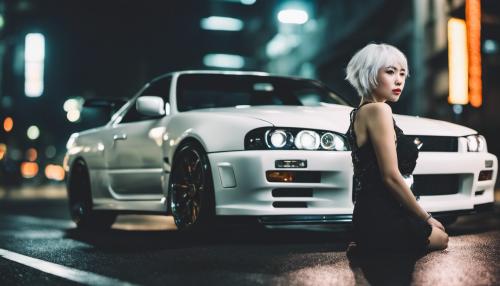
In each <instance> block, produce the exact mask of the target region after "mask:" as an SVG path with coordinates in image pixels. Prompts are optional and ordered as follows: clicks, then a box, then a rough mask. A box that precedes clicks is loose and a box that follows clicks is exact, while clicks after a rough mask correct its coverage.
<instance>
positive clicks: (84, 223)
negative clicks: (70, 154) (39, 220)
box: [68, 160, 116, 230]
mask: <svg viewBox="0 0 500 286" xmlns="http://www.w3.org/2000/svg"><path fill="white" fill-rule="evenodd" d="M68 200H69V212H70V215H71V219H72V220H73V221H74V222H75V223H76V226H77V227H78V228H79V229H82V230H83V229H85V230H104V229H109V228H110V227H111V225H112V224H113V223H114V222H115V220H116V214H114V213H111V212H102V211H95V210H93V203H92V193H91V189H90V176H89V172H88V169H87V165H86V164H85V162H84V161H83V160H77V161H76V162H75V163H74V164H73V166H72V167H71V170H70V174H69V178H68Z"/></svg>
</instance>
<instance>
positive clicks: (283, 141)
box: [264, 129, 293, 149]
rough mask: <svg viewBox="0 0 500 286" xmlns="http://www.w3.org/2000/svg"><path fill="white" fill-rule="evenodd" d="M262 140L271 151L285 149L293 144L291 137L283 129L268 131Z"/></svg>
mask: <svg viewBox="0 0 500 286" xmlns="http://www.w3.org/2000/svg"><path fill="white" fill-rule="evenodd" d="M264 138H265V142H266V145H267V146H268V147H269V148H272V149H281V148H285V147H288V146H289V145H291V144H292V142H293V135H292V134H291V133H290V132H287V131H286V130H283V129H276V130H268V131H267V132H266V135H265V136H264Z"/></svg>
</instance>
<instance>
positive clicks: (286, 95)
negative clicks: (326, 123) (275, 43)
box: [177, 74, 349, 111]
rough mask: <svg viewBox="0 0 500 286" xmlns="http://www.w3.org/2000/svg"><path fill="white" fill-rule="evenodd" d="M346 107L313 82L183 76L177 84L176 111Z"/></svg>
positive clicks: (217, 76)
mask: <svg viewBox="0 0 500 286" xmlns="http://www.w3.org/2000/svg"><path fill="white" fill-rule="evenodd" d="M321 102H324V103H334V104H341V105H349V104H348V103H347V101H346V100H344V99H342V98H341V97H339V96H338V95H336V94H334V93H333V92H331V91H330V90H329V89H328V88H326V87H325V86H323V85H322V84H320V83H319V82H317V81H314V80H307V79H294V78H286V77H278V76H258V75H229V74H183V75H181V76H180V77H179V79H178V82H177V109H178V110H179V111H189V110H193V109H202V108H218V107H243V106H257V105H302V106H318V105H320V104H321Z"/></svg>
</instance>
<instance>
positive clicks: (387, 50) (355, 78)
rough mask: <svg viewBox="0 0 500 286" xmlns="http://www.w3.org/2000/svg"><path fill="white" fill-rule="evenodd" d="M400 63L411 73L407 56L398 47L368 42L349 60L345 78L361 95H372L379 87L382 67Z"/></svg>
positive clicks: (407, 73)
mask: <svg viewBox="0 0 500 286" xmlns="http://www.w3.org/2000/svg"><path fill="white" fill-rule="evenodd" d="M395 64H400V65H401V67H402V68H404V69H405V70H406V76H407V77H408V75H409V70H408V63H407V60H406V56H405V55H404V54H403V53H402V52H401V51H400V50H398V49H397V48H396V47H394V46H391V45H387V44H368V45H366V46H365V47H364V48H362V49H361V50H359V51H358V52H357V53H356V54H355V55H354V56H353V57H352V59H351V60H350V61H349V64H347V68H346V77H345V79H346V80H348V81H349V83H350V84H351V85H352V86H353V87H354V88H355V89H356V91H357V92H358V94H359V96H361V97H364V96H370V95H371V93H372V91H373V90H374V89H375V88H376V87H377V85H378V81H377V75H378V71H379V69H380V68H383V67H387V66H391V65H395Z"/></svg>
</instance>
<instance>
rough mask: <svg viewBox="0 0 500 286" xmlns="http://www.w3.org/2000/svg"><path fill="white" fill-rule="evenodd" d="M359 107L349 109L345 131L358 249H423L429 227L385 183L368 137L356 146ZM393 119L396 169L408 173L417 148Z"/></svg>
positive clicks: (426, 242) (413, 161) (414, 162)
mask: <svg viewBox="0 0 500 286" xmlns="http://www.w3.org/2000/svg"><path fill="white" fill-rule="evenodd" d="M365 104H366V103H365ZM363 105H364V104H363ZM358 109H359V107H358V108H355V109H353V110H352V112H351V115H350V117H351V122H350V126H349V130H348V132H347V137H348V140H349V144H350V145H351V150H352V162H353V165H354V188H353V191H354V192H355V194H354V195H355V205H354V212H353V219H352V220H353V227H354V236H355V241H356V243H357V245H358V246H359V247H360V249H371V250H377V249H378V250H410V251H411V250H416V251H425V249H426V248H427V245H428V243H429V240H428V237H429V235H430V234H431V231H432V227H431V226H430V225H429V224H428V223H426V222H424V221H423V220H421V219H419V218H417V217H415V216H414V215H412V214H410V213H409V211H407V210H406V209H405V208H404V207H403V206H402V205H401V204H400V203H399V202H398V201H397V200H396V198H395V197H394V195H393V194H392V193H391V191H390V190H389V189H388V187H387V186H386V185H385V184H384V182H383V181H382V176H381V174H380V170H379V167H378V163H377V158H376V155H375V151H374V149H373V146H372V144H371V141H370V140H369V139H368V140H367V141H366V142H365V143H364V144H363V145H362V146H360V147H358V146H357V143H356V134H355V132H354V120H355V118H356V112H357V111H358ZM393 122H394V130H395V132H396V142H395V144H396V151H397V156H398V167H399V171H400V172H401V174H402V175H403V176H408V175H411V174H412V172H413V170H414V169H415V165H416V161H417V157H418V148H417V146H416V145H415V144H414V143H413V141H412V140H411V139H410V138H408V137H407V136H405V135H404V133H403V130H401V129H400V128H399V127H398V126H397V125H396V122H395V121H394V119H393Z"/></svg>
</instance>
